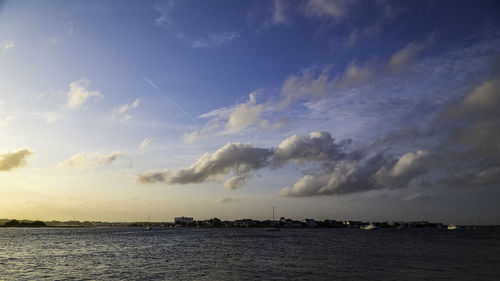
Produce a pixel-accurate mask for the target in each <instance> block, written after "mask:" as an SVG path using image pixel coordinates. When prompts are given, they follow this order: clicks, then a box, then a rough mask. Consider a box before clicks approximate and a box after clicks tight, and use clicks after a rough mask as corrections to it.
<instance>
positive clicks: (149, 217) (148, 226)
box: [146, 214, 153, 230]
mask: <svg viewBox="0 0 500 281" xmlns="http://www.w3.org/2000/svg"><path fill="white" fill-rule="evenodd" d="M152 229H153V228H152V227H151V214H148V225H147V226H146V230H152Z"/></svg>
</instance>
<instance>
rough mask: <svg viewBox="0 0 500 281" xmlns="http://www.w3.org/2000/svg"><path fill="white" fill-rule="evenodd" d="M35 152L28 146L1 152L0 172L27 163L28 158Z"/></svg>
mask: <svg viewBox="0 0 500 281" xmlns="http://www.w3.org/2000/svg"><path fill="white" fill-rule="evenodd" d="M33 154H34V152H33V151H31V150H29V149H27V148H24V149H19V150H17V151H13V152H7V153H3V154H0V172H5V171H10V170H12V169H15V168H19V167H22V166H24V165H26V158H27V157H28V156H31V155H33Z"/></svg>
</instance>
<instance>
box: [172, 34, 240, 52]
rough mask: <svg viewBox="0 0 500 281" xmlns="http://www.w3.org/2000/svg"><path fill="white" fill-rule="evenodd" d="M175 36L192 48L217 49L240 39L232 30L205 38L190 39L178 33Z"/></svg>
mask: <svg viewBox="0 0 500 281" xmlns="http://www.w3.org/2000/svg"><path fill="white" fill-rule="evenodd" d="M176 36H177V38H178V39H180V40H181V41H183V42H184V43H185V44H187V45H188V46H190V47H192V48H206V49H219V48H221V47H224V46H227V45H229V44H230V43H231V42H233V41H236V40H237V39H238V38H240V32H239V31H234V30H233V31H225V32H220V33H210V34H208V36H207V37H205V38H191V37H188V36H186V35H184V34H183V33H178V34H177V35H176Z"/></svg>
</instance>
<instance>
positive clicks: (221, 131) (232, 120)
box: [183, 91, 289, 143]
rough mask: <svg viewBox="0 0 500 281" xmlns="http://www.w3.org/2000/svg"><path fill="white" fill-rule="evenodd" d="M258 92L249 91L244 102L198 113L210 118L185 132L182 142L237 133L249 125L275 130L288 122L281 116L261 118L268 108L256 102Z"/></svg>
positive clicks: (201, 116) (202, 116)
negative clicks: (272, 119)
mask: <svg viewBox="0 0 500 281" xmlns="http://www.w3.org/2000/svg"><path fill="white" fill-rule="evenodd" d="M258 93H259V92H258V91H255V92H252V93H250V95H249V97H248V101H246V102H244V103H241V104H236V105H233V106H230V107H224V108H221V109H216V110H213V111H211V112H208V113H205V114H202V115H200V116H199V117H198V118H205V119H207V118H208V119H210V120H209V121H208V122H207V124H206V125H205V126H204V127H203V128H202V129H201V130H198V131H194V132H191V133H186V134H185V135H184V137H183V138H184V142H186V143H192V142H194V141H197V140H199V139H200V138H203V137H208V136H214V135H226V134H237V133H240V132H242V131H244V130H246V129H249V128H251V127H256V128H262V129H265V130H268V131H275V130H278V129H280V128H281V127H282V126H284V125H285V124H286V123H288V120H289V119H288V118H282V119H281V120H278V121H276V122H271V121H269V120H266V119H263V118H262V115H263V114H264V112H265V111H266V110H268V109H269V106H268V105H267V104H259V103H258V102H257V99H256V96H257V94H258Z"/></svg>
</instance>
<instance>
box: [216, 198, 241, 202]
mask: <svg viewBox="0 0 500 281" xmlns="http://www.w3.org/2000/svg"><path fill="white" fill-rule="evenodd" d="M238 201H241V199H240V198H234V197H224V198H221V199H220V200H219V203H232V202H238Z"/></svg>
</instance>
